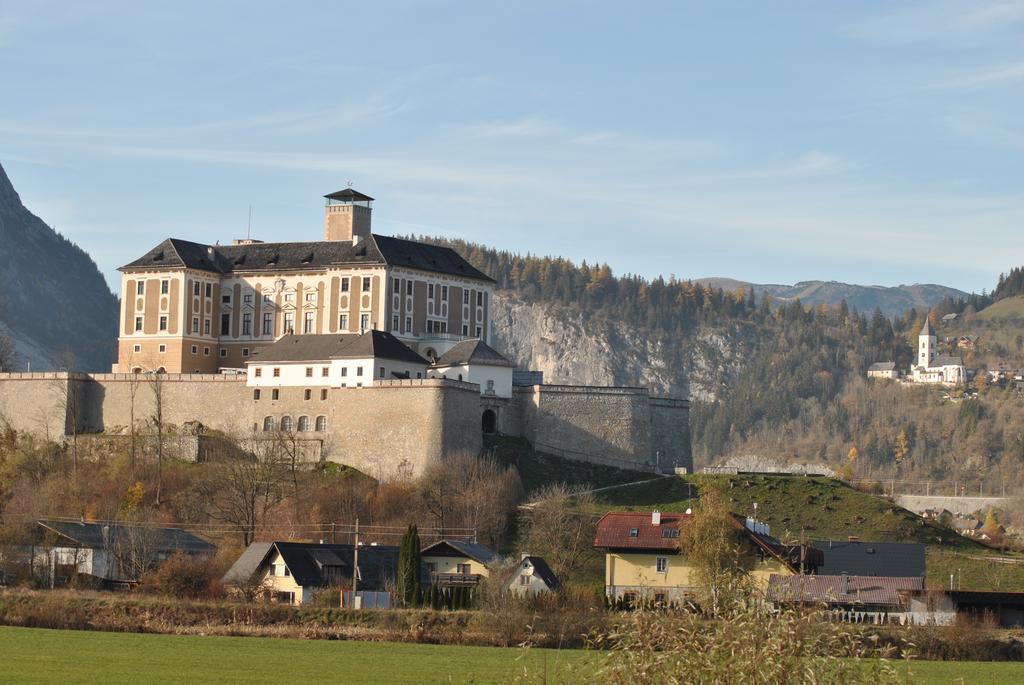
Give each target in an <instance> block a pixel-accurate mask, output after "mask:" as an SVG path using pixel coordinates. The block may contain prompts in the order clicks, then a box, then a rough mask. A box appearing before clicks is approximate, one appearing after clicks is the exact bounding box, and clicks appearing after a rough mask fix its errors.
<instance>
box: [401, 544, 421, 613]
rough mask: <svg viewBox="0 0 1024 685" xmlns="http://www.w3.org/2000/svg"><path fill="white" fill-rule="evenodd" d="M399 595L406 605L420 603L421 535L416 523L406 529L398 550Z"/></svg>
mask: <svg viewBox="0 0 1024 685" xmlns="http://www.w3.org/2000/svg"><path fill="white" fill-rule="evenodd" d="M398 595H399V597H400V598H401V601H402V603H404V604H405V606H413V605H415V604H418V603H419V598H420V535H419V531H418V530H417V529H416V524H411V525H410V526H409V529H408V530H406V531H405V535H403V536H402V544H401V546H400V547H399V550H398Z"/></svg>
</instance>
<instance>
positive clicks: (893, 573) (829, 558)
mask: <svg viewBox="0 0 1024 685" xmlns="http://www.w3.org/2000/svg"><path fill="white" fill-rule="evenodd" d="M811 544H812V545H813V546H814V548H815V549H819V550H821V551H822V552H823V553H824V555H825V563H824V564H823V565H822V566H821V567H820V568H818V575H821V576H841V575H843V574H847V575H851V576H885V577H890V578H924V577H925V558H924V545H922V544H918V543H903V542H861V541H859V540H842V541H840V540H814V541H812V543H811Z"/></svg>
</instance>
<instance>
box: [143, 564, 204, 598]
mask: <svg viewBox="0 0 1024 685" xmlns="http://www.w3.org/2000/svg"><path fill="white" fill-rule="evenodd" d="M139 590H140V591H142V592H149V593H153V594H160V595H169V596H171V597H181V598H191V599H198V598H203V597H219V596H222V595H223V588H222V587H221V585H220V582H219V580H218V579H217V576H216V571H215V569H214V565H213V562H212V560H211V559H209V558H207V557H193V556H190V555H188V554H183V553H181V552H178V553H176V554H175V555H174V556H172V557H171V558H170V559H168V560H167V561H165V562H164V563H163V564H161V565H160V566H157V567H156V568H155V569H153V570H152V571H150V572H149V573H147V574H145V575H144V576H142V578H141V579H140V580H139Z"/></svg>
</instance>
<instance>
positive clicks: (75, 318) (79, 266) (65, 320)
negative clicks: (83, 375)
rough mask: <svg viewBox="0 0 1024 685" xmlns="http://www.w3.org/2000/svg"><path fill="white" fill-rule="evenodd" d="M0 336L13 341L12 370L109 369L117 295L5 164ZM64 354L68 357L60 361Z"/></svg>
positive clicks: (0, 211)
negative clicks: (40, 213)
mask: <svg viewBox="0 0 1024 685" xmlns="http://www.w3.org/2000/svg"><path fill="white" fill-rule="evenodd" d="M0 335H6V336H8V337H10V338H11V339H12V340H13V341H14V345H15V348H16V349H15V351H16V359H15V361H14V364H12V367H13V368H16V369H24V368H25V366H26V363H27V362H29V361H34V363H33V367H32V368H33V369H39V370H45V369H47V368H55V367H57V366H64V365H68V364H70V363H71V362H72V360H71V358H70V357H69V356H68V355H66V354H65V352H70V353H71V354H72V355H73V357H74V366H75V367H76V368H79V369H82V370H89V371H109V370H110V364H111V362H113V361H114V356H115V343H116V339H117V298H116V297H115V296H114V294H113V293H111V292H110V288H108V287H107V283H106V281H104V280H103V276H102V275H101V274H100V271H99V269H98V268H97V267H96V264H95V262H93V261H92V259H91V258H90V257H89V255H88V254H86V253H85V252H84V251H83V250H82V249H81V248H79V247H78V246H77V245H75V244H74V243H72V242H71V241H69V240H68V239H67V238H65V237H64V236H62V235H60V234H59V233H57V232H56V231H54V230H53V229H52V228H50V227H49V226H47V225H46V223H45V222H43V220H42V219H40V218H39V217H37V216H36V215H35V214H33V213H32V212H30V211H29V210H28V209H26V208H25V206H24V205H23V204H22V203H21V198H20V197H18V193H17V192H15V190H14V187H13V186H12V185H11V182H10V181H9V180H8V178H7V174H6V173H5V172H4V170H3V167H0ZM61 357H63V359H61Z"/></svg>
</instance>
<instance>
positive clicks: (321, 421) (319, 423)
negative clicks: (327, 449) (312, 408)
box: [316, 416, 327, 433]
mask: <svg viewBox="0 0 1024 685" xmlns="http://www.w3.org/2000/svg"><path fill="white" fill-rule="evenodd" d="M325 430H327V417H326V416H318V417H316V432H317V433H323V432H324V431H325Z"/></svg>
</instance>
